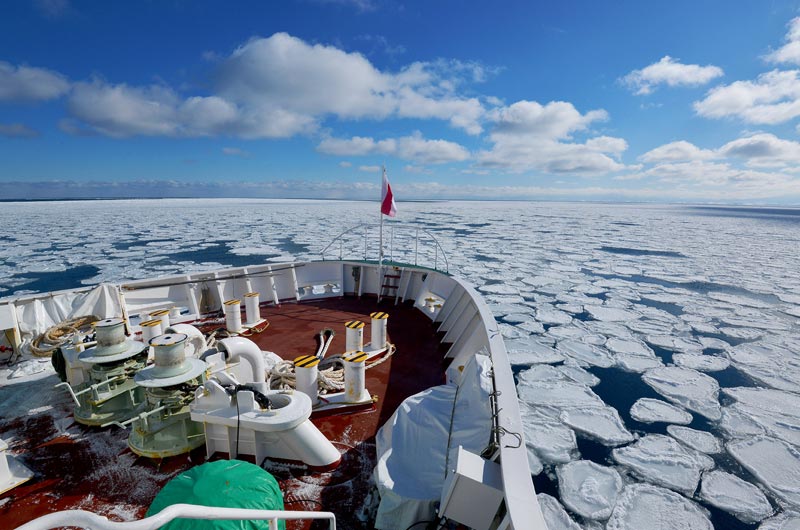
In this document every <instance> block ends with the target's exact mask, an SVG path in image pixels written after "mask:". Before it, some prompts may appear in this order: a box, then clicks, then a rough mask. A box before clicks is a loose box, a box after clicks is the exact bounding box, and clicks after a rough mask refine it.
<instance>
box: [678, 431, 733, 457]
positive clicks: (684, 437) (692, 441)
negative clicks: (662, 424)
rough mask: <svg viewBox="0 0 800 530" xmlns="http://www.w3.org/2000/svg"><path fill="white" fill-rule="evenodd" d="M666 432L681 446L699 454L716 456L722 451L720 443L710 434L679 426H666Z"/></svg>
mask: <svg viewBox="0 0 800 530" xmlns="http://www.w3.org/2000/svg"><path fill="white" fill-rule="evenodd" d="M667 432H668V433H669V435H670V436H672V437H673V438H675V439H676V440H678V441H679V442H681V443H682V444H683V445H686V446H688V447H691V448H692V449H694V450H695V451H700V452H701V453H706V454H717V453H721V452H722V450H723V447H722V443H720V441H719V440H718V439H717V437H716V436H714V435H713V434H711V433H710V432H706V431H698V430H696V429H691V428H689V427H683V426H680V425H667Z"/></svg>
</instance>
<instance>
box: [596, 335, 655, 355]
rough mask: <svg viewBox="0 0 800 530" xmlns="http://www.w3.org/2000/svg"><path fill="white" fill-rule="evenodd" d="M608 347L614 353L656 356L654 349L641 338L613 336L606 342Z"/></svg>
mask: <svg viewBox="0 0 800 530" xmlns="http://www.w3.org/2000/svg"><path fill="white" fill-rule="evenodd" d="M606 348H608V349H609V350H611V351H612V352H614V353H626V354H630V355H639V356H641V357H654V356H655V353H653V350H652V349H650V348H649V347H648V346H647V344H645V343H644V342H642V341H640V340H632V339H628V340H625V339H618V338H616V337H612V338H610V339H608V341H607V342H606Z"/></svg>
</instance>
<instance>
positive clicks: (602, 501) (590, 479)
mask: <svg viewBox="0 0 800 530" xmlns="http://www.w3.org/2000/svg"><path fill="white" fill-rule="evenodd" d="M557 473H558V491H559V494H560V496H561V500H562V501H563V502H564V504H565V505H566V506H567V507H568V508H569V509H570V510H572V511H573V512H575V513H577V514H578V515H580V516H582V517H585V518H587V519H599V520H605V519H608V518H609V517H610V516H611V510H612V509H613V508H614V504H615V503H616V502H617V496H618V495H619V493H620V492H621V491H622V478H621V477H620V476H619V473H617V471H616V470H615V469H613V468H610V467H604V466H600V465H597V464H595V463H594V462H590V461H588V460H578V461H577V462H570V463H569V464H564V465H563V466H558V468H557Z"/></svg>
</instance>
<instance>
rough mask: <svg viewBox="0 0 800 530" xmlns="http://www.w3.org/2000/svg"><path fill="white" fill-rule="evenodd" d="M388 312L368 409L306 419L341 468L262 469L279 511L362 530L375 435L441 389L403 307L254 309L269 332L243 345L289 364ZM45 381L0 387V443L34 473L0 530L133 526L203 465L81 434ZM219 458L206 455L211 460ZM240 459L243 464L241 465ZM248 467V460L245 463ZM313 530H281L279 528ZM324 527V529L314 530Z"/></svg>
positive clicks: (99, 433)
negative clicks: (413, 399)
mask: <svg viewBox="0 0 800 530" xmlns="http://www.w3.org/2000/svg"><path fill="white" fill-rule="evenodd" d="M376 310H381V311H386V312H388V313H389V315H390V317H389V322H388V336H389V341H390V342H392V343H393V344H395V345H396V347H397V351H396V353H395V354H394V355H393V356H392V357H391V358H389V359H388V360H386V362H384V363H382V364H380V365H378V366H375V367H374V368H372V369H369V370H367V376H366V384H367V389H368V390H369V392H370V393H371V394H373V395H377V396H378V400H377V402H376V403H375V404H374V405H373V406H371V407H369V408H367V409H360V410H357V411H350V412H348V411H341V412H336V413H328V414H324V413H323V414H320V415H314V416H312V421H313V423H314V424H315V425H316V426H317V427H318V428H319V429H320V430H321V431H322V433H323V434H325V435H326V436H327V437H328V439H330V440H331V441H332V442H333V444H334V445H335V446H336V447H337V448H338V449H339V450H340V451H341V453H342V461H341V464H340V465H339V466H338V467H337V468H336V469H334V470H333V471H329V472H314V471H310V470H308V469H306V468H302V467H299V466H291V465H284V464H280V463H272V462H265V463H264V465H263V467H265V468H266V469H267V470H268V471H270V472H271V473H272V474H273V475H274V476H275V477H276V478H277V479H278V482H279V484H280V486H281V490H282V491H283V493H284V501H285V506H286V509H287V510H323V511H331V512H333V513H335V514H336V517H337V525H338V526H339V527H340V528H352V529H359V528H371V527H372V525H371V521H370V520H369V517H368V513H366V512H367V510H366V507H368V506H369V505H370V504H372V502H371V501H375V500H376V499H374V497H372V496H374V492H373V488H372V486H371V473H372V469H373V467H374V465H375V462H376V454H375V434H376V432H377V430H378V428H379V427H380V426H381V425H383V423H384V422H385V421H386V420H387V419H388V418H389V417H390V416H391V414H392V413H393V412H394V410H395V409H396V408H397V406H398V405H399V404H400V403H401V402H402V401H403V400H404V399H405V398H406V397H408V396H410V395H412V394H415V393H417V392H420V391H422V390H424V389H426V388H429V387H431V386H434V385H438V384H441V383H443V382H444V368H445V361H444V360H443V353H444V350H443V348H442V345H441V344H440V340H439V338H440V337H439V336H438V335H437V333H436V331H435V329H434V327H433V325H432V324H431V322H430V320H429V319H428V318H427V317H426V316H425V315H423V314H422V313H420V312H419V311H418V310H417V309H415V308H414V307H412V306H411V305H397V306H395V305H393V303H391V302H384V303H381V304H380V305H378V304H377V301H376V299H375V298H374V297H372V298H370V297H364V298H361V299H358V298H355V297H344V298H335V299H325V300H315V301H311V302H303V303H293V302H292V303H283V304H281V305H279V306H273V305H270V306H262V309H261V313H262V316H263V317H264V318H266V319H267V320H268V321H269V323H270V325H269V327H268V328H267V329H266V330H265V331H264V332H263V333H261V334H258V335H254V336H252V337H250V338H251V339H252V340H254V341H255V342H256V343H257V344H258V345H259V346H260V347H261V349H262V350H268V351H273V352H275V353H277V354H278V355H280V356H281V357H283V358H284V359H294V358H296V357H298V356H300V355H303V354H313V353H315V352H316V350H317V346H318V343H317V334H318V333H319V332H320V331H321V330H322V329H323V328H326V327H330V328H332V329H334V330H335V331H336V336H335V337H334V339H333V342H332V344H331V346H330V348H329V350H328V354H329V355H330V354H335V353H341V352H343V351H344V348H345V333H344V325H343V324H344V322H346V321H349V320H354V319H358V320H363V321H364V322H366V323H367V326H366V327H365V329H364V342H365V343H367V342H369V339H370V336H369V335H370V331H369V328H370V327H369V314H370V313H371V312H373V311H376ZM57 382H58V379H57V377H56V376H55V375H50V376H48V377H45V378H40V379H37V380H34V381H26V382H23V383H18V384H10V385H6V386H0V403H3V408H4V409H5V411H4V414H3V415H2V418H0V437H2V438H4V439H6V441H7V442H9V446H10V449H11V452H12V453H14V454H16V455H18V457H19V458H20V459H21V460H22V461H23V462H24V463H25V464H26V465H27V466H28V467H29V468H31V469H32V470H33V471H34V472H35V473H36V474H35V476H34V478H33V479H31V480H30V481H28V482H27V483H25V484H23V485H21V486H18V487H17V488H15V489H13V490H11V491H9V492H6V493H5V494H2V495H0V521H3V523H2V527H3V528H15V527H16V526H18V525H20V524H22V523H25V522H27V521H29V520H31V519H34V518H36V517H39V516H41V515H44V514H46V513H50V512H53V511H57V510H64V509H84V510H89V511H93V512H97V513H101V514H103V515H106V516H107V517H109V519H111V520H129V519H133V518H141V517H143V516H144V514H145V512H146V511H147V507H148V506H149V504H150V502H151V501H152V500H153V498H154V497H155V495H156V494H157V493H158V491H159V490H160V489H161V487H162V486H163V485H164V484H165V483H166V482H168V481H169V480H170V479H171V478H173V477H174V476H176V475H177V474H178V473H180V472H181V471H184V470H186V469H188V468H190V467H192V466H194V465H197V464H199V463H202V462H203V461H204V460H205V447H204V446H203V447H200V448H199V449H197V450H195V451H193V452H192V453H190V454H187V455H182V456H178V457H173V458H170V459H165V460H163V461H153V460H149V459H146V458H141V457H137V456H136V455H135V454H134V453H132V452H131V451H130V449H128V448H127V435H128V431H123V430H121V429H118V428H109V429H102V430H101V429H97V428H91V427H86V426H84V425H80V424H77V423H75V422H74V420H73V419H72V401H71V400H70V399H69V398H68V396H67V393H66V392H65V391H64V390H58V389H53V388H52V387H53V385H54V384H55V383H57ZM226 456H227V455H224V454H216V455H215V456H214V459H219V458H225V457H226ZM242 458H243V459H244V460H247V459H248V457H242ZM250 461H251V462H252V458H251V459H250ZM312 527H313V528H316V527H317V526H312V525H310V524H307V523H302V522H288V523H287V528H288V529H301V528H303V529H304V528H312ZM319 527H320V528H324V527H325V525H322V526H319Z"/></svg>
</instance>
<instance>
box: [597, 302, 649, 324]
mask: <svg viewBox="0 0 800 530" xmlns="http://www.w3.org/2000/svg"><path fill="white" fill-rule="evenodd" d="M584 309H585V310H586V312H587V313H589V315H590V316H591V317H592V318H593V319H595V320H602V321H603V322H626V321H628V320H635V319H637V318H639V315H637V314H636V313H634V312H632V311H626V310H624V309H618V308H615V307H605V306H599V305H587V306H586V307H585V308H584Z"/></svg>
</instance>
